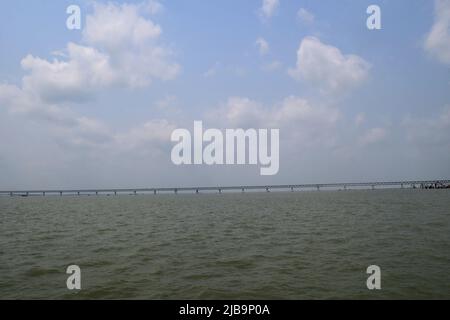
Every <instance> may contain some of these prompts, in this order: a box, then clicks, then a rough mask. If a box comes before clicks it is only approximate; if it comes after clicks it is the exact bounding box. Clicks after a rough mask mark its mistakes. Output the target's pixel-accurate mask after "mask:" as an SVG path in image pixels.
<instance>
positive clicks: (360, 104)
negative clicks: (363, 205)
mask: <svg viewBox="0 0 450 320" xmlns="http://www.w3.org/2000/svg"><path fill="white" fill-rule="evenodd" d="M71 4H76V5H79V6H80V8H81V15H82V21H81V22H82V24H81V30H69V29H67V28H66V19H67V17H68V15H67V14H66V8H67V7H68V6H69V5H71ZM370 4H377V5H379V6H380V7H381V14H382V29H381V30H368V29H367V27H366V19H367V17H368V15H367V13H366V9H367V7H368V6H369V5H370ZM0 43H1V50H0V135H1V140H0V189H30V188H92V187H111V188H112V187H156V186H191V185H192V186H194V185H204V186H209V185H217V184H220V185H234V184H278V183H280V184H281V183H315V182H317V183H319V182H341V181H367V180H396V179H437V178H449V177H450V69H449V68H450V0H436V1H426V0H416V1H410V0H396V1H382V0H371V1H365V0H358V1H356V0H353V1H349V0H342V1H334V0H320V1H313V0H309V1H308V0H297V1H289V0H251V1H250V0H249V1H241V0H226V1H220V0H217V1H203V0H189V1H171V0H165V1H161V2H156V1H131V0H130V2H126V3H125V2H100V1H98V2H93V1H75V0H72V1H25V0H19V1H8V2H2V8H1V10H0ZM194 120H202V121H203V125H204V127H210V128H220V129H225V128H279V129H280V170H279V172H278V174H277V175H275V176H260V174H259V172H260V171H259V166H248V165H247V166H206V165H201V166H198V165H197V166H175V165H174V164H172V162H171V159H170V151H171V148H172V147H173V145H174V144H173V143H172V142H170V134H171V132H172V131H173V130H174V129H175V128H187V129H189V130H192V128H193V121H194Z"/></svg>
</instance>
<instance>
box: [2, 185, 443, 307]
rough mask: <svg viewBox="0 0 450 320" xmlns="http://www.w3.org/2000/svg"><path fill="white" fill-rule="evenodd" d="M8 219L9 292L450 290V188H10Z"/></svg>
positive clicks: (417, 294) (179, 294)
mask: <svg viewBox="0 0 450 320" xmlns="http://www.w3.org/2000/svg"><path fill="white" fill-rule="evenodd" d="M0 219H1V224H0V298H3V299H14V298H21V299H22V298H31V299H119V298H125V299H341V298H342V299H347V298H349V299H394V298H400V299H416V298H425V299H435V298H439V299H441V298H446V299H449V298H450V192H449V190H412V189H403V190H401V189H396V190H349V191H318V192H317V191H311V192H308V191H304V192H293V193H291V192H279V193H275V192H272V193H262V192H261V193H244V194H241V193H224V194H199V195H195V194H178V195H156V196H154V195H138V196H110V197H108V196H90V197H88V196H81V197H77V196H63V197H59V196H47V197H37V196H35V197H26V198H25V197H6V196H5V197H0ZM72 264H75V265H78V266H79V267H80V268H81V286H82V288H81V290H79V291H70V290H68V289H67V287H66V279H67V277H68V275H67V274H66V273H65V272H66V268H67V266H69V265H72ZM369 265H378V266H379V267H380V268H381V286H382V289H381V290H368V289H367V287H366V279H367V277H368V274H366V269H367V267H368V266H369Z"/></svg>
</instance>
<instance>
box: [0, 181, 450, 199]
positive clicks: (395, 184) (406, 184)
mask: <svg viewBox="0 0 450 320" xmlns="http://www.w3.org/2000/svg"><path fill="white" fill-rule="evenodd" d="M377 187H378V188H418V189H450V180H411V181H377V182H343V183H313V184H285V185H259V186H256V185H236V186H215V187H173V188H125V189H120V188H107V189H66V190H56V189H54V190H52V189H50V190H10V191H0V196H31V195H33V196H34V195H41V196H46V195H59V196H62V195H78V196H81V195H119V194H127V195H137V194H159V193H175V194H177V193H179V192H194V193H200V192H202V191H207V192H218V193H222V192H223V191H238V192H245V191H266V192H270V191H271V190H279V191H282V190H286V191H292V192H293V191H296V190H322V189H340V190H348V189H350V188H358V189H361V188H369V189H376V188H377Z"/></svg>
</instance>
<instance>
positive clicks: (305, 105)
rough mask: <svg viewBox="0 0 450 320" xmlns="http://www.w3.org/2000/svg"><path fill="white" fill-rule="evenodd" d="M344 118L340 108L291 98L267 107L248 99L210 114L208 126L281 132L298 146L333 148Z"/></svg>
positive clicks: (231, 102)
mask: <svg viewBox="0 0 450 320" xmlns="http://www.w3.org/2000/svg"><path fill="white" fill-rule="evenodd" d="M339 118H340V112H339V111H338V110H337V109H336V108H332V107H325V106H319V105H315V106H313V105H311V103H310V102H309V101H308V100H306V99H303V98H300V97H296V96H289V97H286V98H285V99H283V100H282V101H280V102H279V103H276V104H274V105H273V106H264V105H263V104H261V103H259V102H257V101H255V100H252V99H249V98H246V97H230V98H229V99H228V101H227V102H226V104H225V105H224V106H223V107H222V108H220V109H218V110H214V111H213V112H211V113H210V114H209V117H208V122H210V123H212V124H214V125H216V126H217V127H219V128H220V127H222V128H277V129H280V133H281V137H282V138H283V139H287V140H291V141H295V144H296V145H297V146H299V145H303V146H313V145H314V144H316V143H318V144H319V145H320V144H329V143H330V142H331V141H332V140H333V139H334V136H335V133H334V129H335V126H336V124H337V121H338V120H339Z"/></svg>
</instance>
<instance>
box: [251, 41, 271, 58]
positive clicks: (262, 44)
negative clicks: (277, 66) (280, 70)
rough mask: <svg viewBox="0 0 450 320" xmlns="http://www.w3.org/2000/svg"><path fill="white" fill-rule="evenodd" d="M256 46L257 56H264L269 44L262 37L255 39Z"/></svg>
mask: <svg viewBox="0 0 450 320" xmlns="http://www.w3.org/2000/svg"><path fill="white" fill-rule="evenodd" d="M255 43H256V45H257V46H258V50H259V54H260V55H262V56H264V55H266V54H268V53H269V50H270V47H269V43H268V42H267V41H266V40H265V39H264V38H262V37H259V38H258V39H256V42H255Z"/></svg>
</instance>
